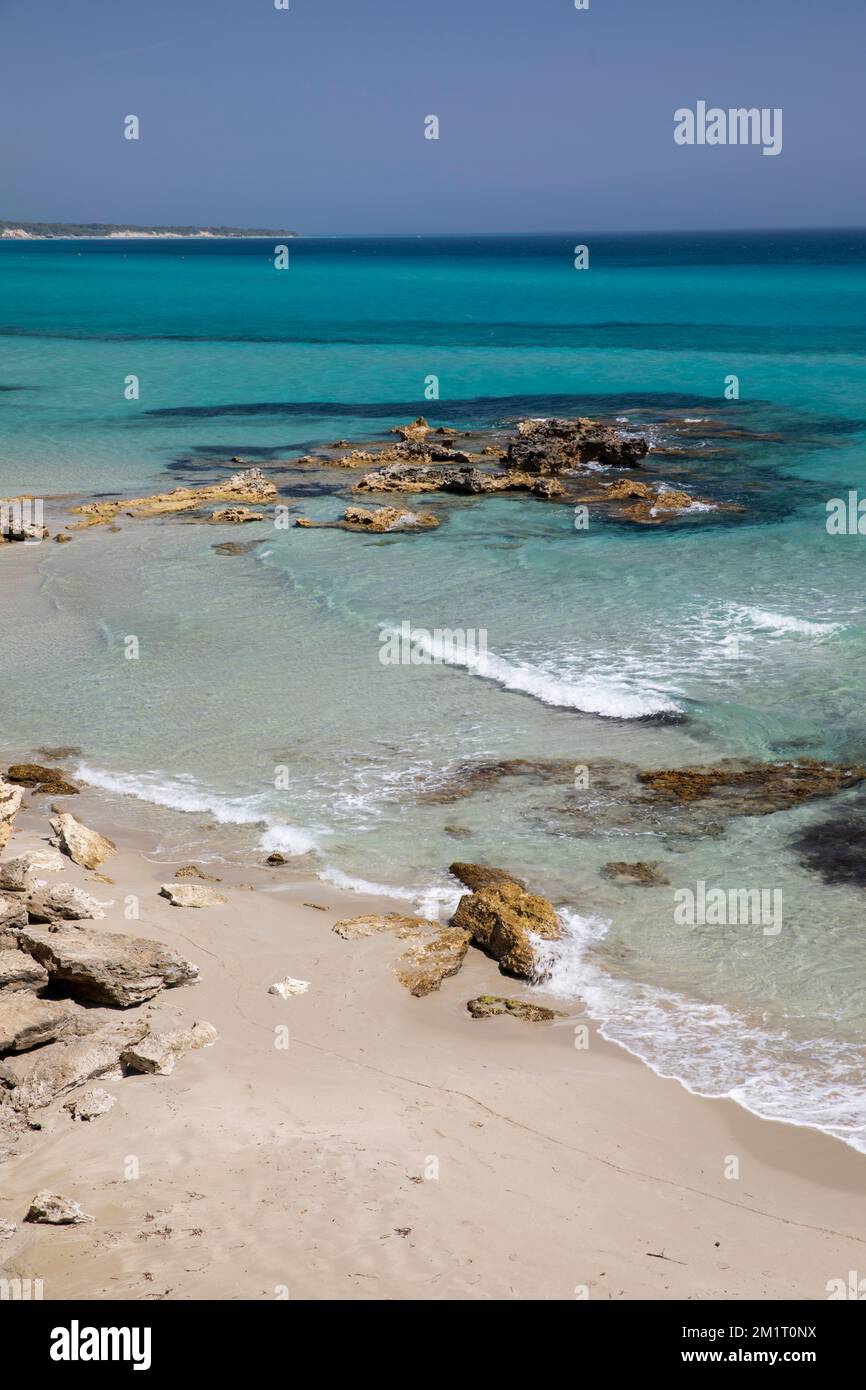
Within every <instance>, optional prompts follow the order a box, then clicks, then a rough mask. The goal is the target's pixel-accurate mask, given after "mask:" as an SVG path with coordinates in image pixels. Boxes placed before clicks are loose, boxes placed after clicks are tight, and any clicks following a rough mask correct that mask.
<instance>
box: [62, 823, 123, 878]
mask: <svg viewBox="0 0 866 1390" xmlns="http://www.w3.org/2000/svg"><path fill="white" fill-rule="evenodd" d="M49 825H50V826H51V829H52V830H53V831H54V835H55V839H54V840H53V841H52V843H53V844H56V845H59V847H60V849H62V850H63V851H64V853H66V854H68V855H69V858H70V859H71V860H72V861H73V863H75V864H80V865H81V867H82V868H84V869H98V868H99V866H100V864H101V863H103V861H104V860H106V859H107V858H108V857H109V855H111V854H115V853H116V852H117V845H116V844H115V843H114V841H113V840H109V839H108V837H107V836H106V835H100V834H99V832H98V831H97V830H89V829H88V828H87V826H86V825H82V823H81V821H80V820H76V819H75V817H74V816H73V815H71V814H70V813H69V812H68V811H61V812H60V814H59V815H57V816H52V818H51V819H50V821H49Z"/></svg>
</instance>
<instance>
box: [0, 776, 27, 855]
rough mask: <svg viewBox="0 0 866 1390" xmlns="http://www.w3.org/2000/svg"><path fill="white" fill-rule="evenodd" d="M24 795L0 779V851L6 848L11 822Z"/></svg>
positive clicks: (19, 808)
mask: <svg viewBox="0 0 866 1390" xmlns="http://www.w3.org/2000/svg"><path fill="white" fill-rule="evenodd" d="M23 800H24V793H23V792H22V790H21V788H20V787H15V786H12V785H11V784H10V783H9V782H6V781H5V780H4V779H3V778H2V777H0V850H3V849H5V848H6V845H7V844H8V843H9V837H10V835H11V834H12V822H13V821H14V819H15V817H16V816H17V814H18V812H19V811H20V810H21V802H22V801H23Z"/></svg>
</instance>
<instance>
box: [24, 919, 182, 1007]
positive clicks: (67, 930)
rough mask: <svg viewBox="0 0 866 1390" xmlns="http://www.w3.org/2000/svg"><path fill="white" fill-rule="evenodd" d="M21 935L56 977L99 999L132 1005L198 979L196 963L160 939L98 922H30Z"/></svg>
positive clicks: (80, 993)
mask: <svg viewBox="0 0 866 1390" xmlns="http://www.w3.org/2000/svg"><path fill="white" fill-rule="evenodd" d="M18 939H19V942H20V944H21V946H22V947H23V949H24V950H26V951H29V952H30V954H31V955H32V956H33V957H34V958H35V959H36V960H38V961H39V962H40V964H41V965H44V966H45V968H46V970H47V971H48V973H49V975H50V976H51V979H52V981H58V982H59V981H62V982H63V983H64V984H65V986H66V987H67V989H68V990H70V991H71V992H72V993H73V994H76V995H78V996H80V997H81V998H83V999H92V1000H95V1001H96V1002H97V1003H107V1004H117V1005H119V1006H120V1007H121V1008H128V1007H129V1006H130V1005H132V1004H141V1003H142V1002H143V1001H144V1000H145V999H152V998H153V996H154V995H155V994H158V993H159V991H160V990H162V989H172V988H174V987H175V986H177V985H183V984H189V983H191V982H192V981H194V980H197V979H198V966H197V965H193V964H192V963H191V962H190V961H188V960H184V958H183V957H182V956H180V955H178V953H177V952H176V951H172V950H171V949H170V948H169V947H168V946H163V945H162V943H161V942H159V941H150V940H148V939H147V938H146V937H140V936H123V935H121V934H120V933H118V932H108V931H100V930H99V929H98V928H96V927H73V926H60V927H53V928H52V927H26V928H24V929H22V930H20V931H19V933H18Z"/></svg>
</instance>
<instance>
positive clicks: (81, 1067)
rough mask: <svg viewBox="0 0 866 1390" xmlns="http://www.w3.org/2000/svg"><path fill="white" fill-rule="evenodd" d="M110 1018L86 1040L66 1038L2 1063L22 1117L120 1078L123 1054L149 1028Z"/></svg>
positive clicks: (0, 1072) (2, 1076)
mask: <svg viewBox="0 0 866 1390" xmlns="http://www.w3.org/2000/svg"><path fill="white" fill-rule="evenodd" d="M105 1017H106V1016H105V1015H102V1016H101V1018H99V1017H98V1018H97V1019H96V1020H95V1023H96V1026H95V1027H94V1028H93V1029H92V1030H91V1031H90V1032H88V1033H85V1034H84V1035H83V1036H80V1037H68V1038H62V1039H61V1040H60V1041H59V1042H53V1043H49V1044H48V1045H47V1046H45V1047H40V1048H37V1049H36V1051H34V1052H26V1053H23V1054H22V1055H21V1056H18V1057H12V1058H7V1059H6V1061H5V1062H3V1063H2V1064H0V1080H2V1082H3V1083H4V1084H5V1085H6V1086H9V1087H11V1088H12V1089H11V1090H10V1091H9V1092H8V1103H9V1105H10V1106H11V1107H12V1108H13V1109H14V1110H16V1111H18V1112H22V1113H26V1112H27V1111H30V1110H39V1109H42V1108H44V1106H46V1105H50V1104H51V1102H52V1101H53V1100H54V1099H55V1097H57V1096H60V1095H63V1094H64V1093H65V1092H66V1091H71V1090H73V1089H74V1088H75V1087H76V1086H80V1085H82V1084H83V1083H84V1082H85V1081H92V1080H94V1078H96V1077H100V1076H107V1075H109V1074H117V1073H119V1069H120V1054H121V1052H122V1051H123V1050H124V1048H126V1047H132V1046H134V1044H135V1043H137V1042H140V1041H141V1039H142V1038H143V1037H145V1036H146V1034H147V1032H148V1030H149V1025H148V1022H147V1019H145V1018H133V1019H129V1020H123V1021H122V1022H119V1021H117V1020H110V1021H109V1022H107V1023H106V1022H105Z"/></svg>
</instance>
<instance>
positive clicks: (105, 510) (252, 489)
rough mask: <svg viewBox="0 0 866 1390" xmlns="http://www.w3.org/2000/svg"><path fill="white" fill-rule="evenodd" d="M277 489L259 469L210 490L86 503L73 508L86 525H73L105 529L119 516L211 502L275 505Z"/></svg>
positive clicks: (179, 509) (158, 512) (187, 508)
mask: <svg viewBox="0 0 866 1390" xmlns="http://www.w3.org/2000/svg"><path fill="white" fill-rule="evenodd" d="M276 496H277V489H276V487H275V486H274V484H273V483H271V482H268V480H267V478H266V477H265V475H264V474H263V473H262V471H261V469H260V468H247V469H244V470H242V471H241V472H240V473H234V474H233V475H232V477H231V478H229V479H228V481H227V482H222V483H214V484H212V485H210V486H207V487H178V488H175V489H174V491H173V492H160V493H156V494H155V495H154V496H152V497H132V498H126V499H121V500H120V501H117V502H85V503H84V504H83V505H82V506H80V507H73V508H72V510H73V511H74V512H78V513H79V514H80V515H81V516H83V517H84V520H83V521H77V522H73V523H72V525H73V527H74V528H75V529H76V530H80V529H81V528H83V527H86V526H102V525H104V524H105V523H106V522H109V521H113V520H114V518H115V517H116V516H117V514H118V512H126V513H128V514H129V515H130V516H134V517H145V516H162V515H167V514H171V513H173V512H187V511H193V510H195V509H197V508H199V507H203V506H205V505H206V504H207V503H209V502H235V503H237V502H252V503H254V504H255V503H262V502H269V501H272V500H273V499H274V498H275V497H276Z"/></svg>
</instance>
